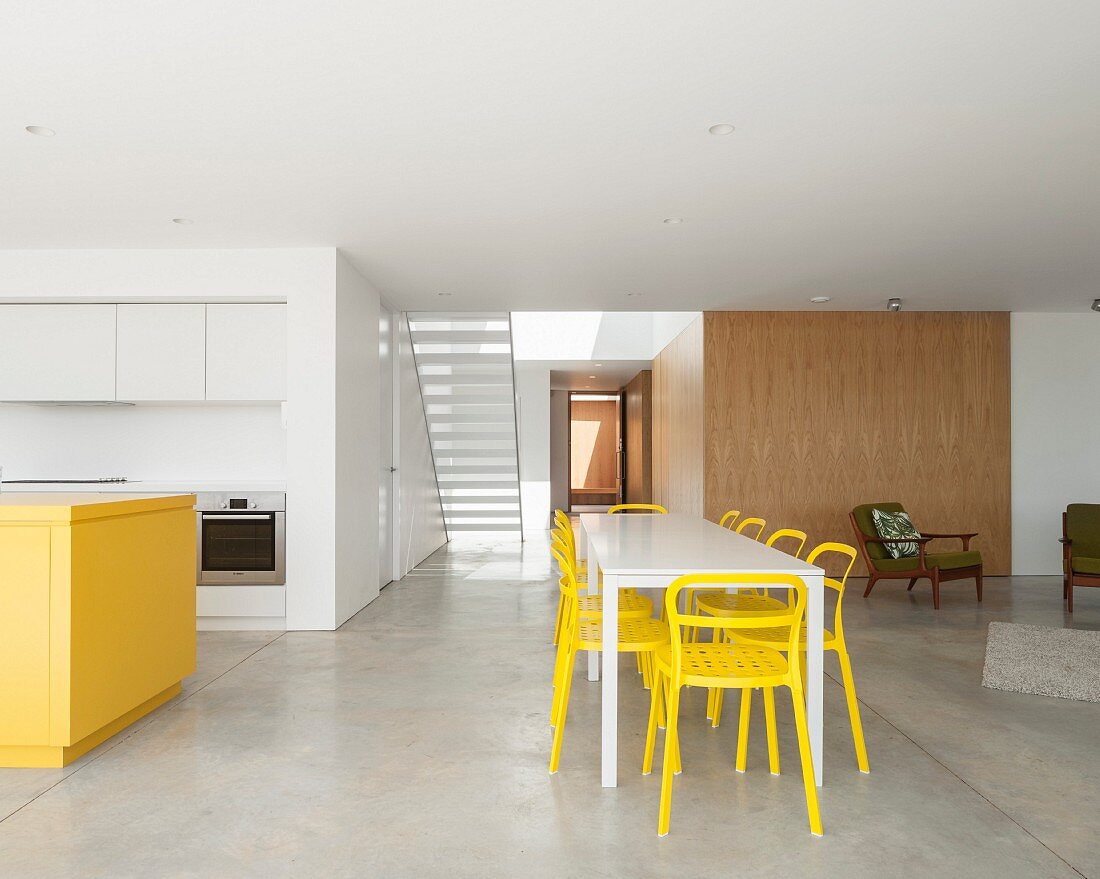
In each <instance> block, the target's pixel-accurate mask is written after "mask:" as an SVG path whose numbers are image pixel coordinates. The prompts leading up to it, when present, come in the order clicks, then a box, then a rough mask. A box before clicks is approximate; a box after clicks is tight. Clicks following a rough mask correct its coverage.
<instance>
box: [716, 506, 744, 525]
mask: <svg viewBox="0 0 1100 879" xmlns="http://www.w3.org/2000/svg"><path fill="white" fill-rule="evenodd" d="M740 515H741V511H740V510H727V511H726V513H725V515H723V516H722V521H721V522H719V523H718V524H719V525H721V526H722V527H723V528H732V527H733V523H734V522H736V521H737V517H738V516H740Z"/></svg>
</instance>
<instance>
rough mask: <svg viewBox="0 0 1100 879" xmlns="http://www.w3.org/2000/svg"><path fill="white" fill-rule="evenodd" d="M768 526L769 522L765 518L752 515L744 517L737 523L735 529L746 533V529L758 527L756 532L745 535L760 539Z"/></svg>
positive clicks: (739, 532) (740, 532)
mask: <svg viewBox="0 0 1100 879" xmlns="http://www.w3.org/2000/svg"><path fill="white" fill-rule="evenodd" d="M767 527H768V523H767V522H766V521H764V520H763V519H756V518H754V517H752V516H749V518H747V519H742V520H741V521H740V522H739V523H738V524H737V527H736V528H734V529H733V530H734V531H736V532H737V533H738V534H745V529H747V528H755V529H756V533H755V534H745V536H746V537H751V538H752V539H753V540H759V539H760V535H762V534H763V533H764V529H765V528H767Z"/></svg>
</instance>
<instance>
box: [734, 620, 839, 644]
mask: <svg viewBox="0 0 1100 879" xmlns="http://www.w3.org/2000/svg"><path fill="white" fill-rule="evenodd" d="M726 634H727V635H728V636H729V637H731V638H734V639H736V640H737V641H738V642H740V643H741V644H754V645H757V646H761V647H771V646H773V645H775V644H782V645H784V647H785V646H786V644H787V642H788V641H789V640H790V635H791V631H790V629H730V630H728V631H727V632H726ZM823 634H824V636H825V647H826V649H828V646H829V645H830V644H832V643H833V642H834V641H836V635H834V634H833V633H832V632H830V631H829V630H828V629H825V630H824V632H823ZM798 646H799V647H800V648H801V649H803V650H805V649H806V624H805V623H803V624H802V630H801V631H800V632H799V633H798Z"/></svg>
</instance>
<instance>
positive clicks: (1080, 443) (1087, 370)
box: [1012, 313, 1100, 574]
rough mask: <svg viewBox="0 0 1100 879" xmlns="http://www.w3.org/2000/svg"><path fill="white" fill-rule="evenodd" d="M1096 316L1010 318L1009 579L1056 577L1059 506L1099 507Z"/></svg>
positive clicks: (1099, 320)
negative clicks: (1092, 505) (1024, 576)
mask: <svg viewBox="0 0 1100 879" xmlns="http://www.w3.org/2000/svg"><path fill="white" fill-rule="evenodd" d="M1098 389H1100V315H1095V314H1092V313H1087V314H1025V313H1015V314H1013V315H1012V572H1013V573H1014V574H1060V573H1061V570H1062V548H1061V545H1060V544H1059V543H1058V538H1059V537H1061V536H1062V513H1063V511H1064V510H1065V508H1066V504H1070V503H1100V454H1098V449H1100V406H1098V405H1097V401H1098V400H1100V392H1098Z"/></svg>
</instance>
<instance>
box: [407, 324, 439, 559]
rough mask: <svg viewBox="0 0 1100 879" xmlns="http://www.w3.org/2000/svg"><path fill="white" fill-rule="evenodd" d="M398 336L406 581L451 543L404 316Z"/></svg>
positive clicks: (410, 340) (410, 341)
mask: <svg viewBox="0 0 1100 879" xmlns="http://www.w3.org/2000/svg"><path fill="white" fill-rule="evenodd" d="M397 330H398V335H397V369H398V394H399V397H400V408H401V412H400V426H399V433H400V437H401V441H400V444H399V449H398V464H397V475H398V483H399V485H400V497H399V501H398V503H399V509H400V522H401V526H400V537H399V541H400V556H401V558H400V563H399V564H400V569H399V570H398V572H397V575H398V576H399V577H403V576H404V575H405V574H407V573H408V572H409V571H411V570H412V569H413V568H414V567H416V566H417V565H419V564H420V563H421V562H422V561H424V559H426V558H427V557H428V556H429V555H431V554H432V553H433V552H435V551H436V550H437V549H439V547H441V546H443V545H444V544H445V543H446V542H447V531H446V529H445V527H444V525H443V507H442V505H441V504H440V502H439V484H438V482H436V476H435V463H434V461H433V460H432V447H431V445H430V443H429V442H428V425H427V422H426V421H425V419H424V401H423V400H422V399H421V397H420V379H419V378H418V377H417V374H416V361H415V360H414V359H413V347H412V337H411V336H410V334H409V321H408V318H407V317H406V316H405V315H401V318H400V323H399V325H398V328H397Z"/></svg>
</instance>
